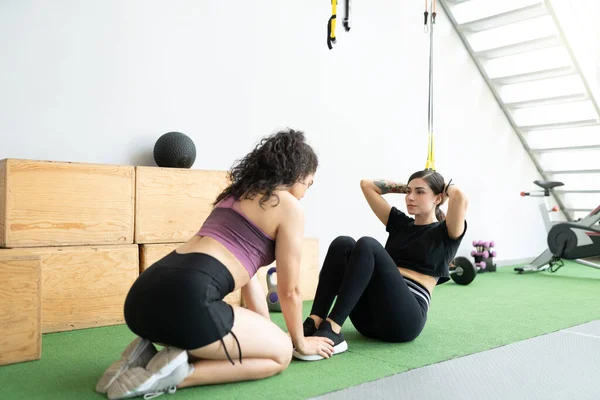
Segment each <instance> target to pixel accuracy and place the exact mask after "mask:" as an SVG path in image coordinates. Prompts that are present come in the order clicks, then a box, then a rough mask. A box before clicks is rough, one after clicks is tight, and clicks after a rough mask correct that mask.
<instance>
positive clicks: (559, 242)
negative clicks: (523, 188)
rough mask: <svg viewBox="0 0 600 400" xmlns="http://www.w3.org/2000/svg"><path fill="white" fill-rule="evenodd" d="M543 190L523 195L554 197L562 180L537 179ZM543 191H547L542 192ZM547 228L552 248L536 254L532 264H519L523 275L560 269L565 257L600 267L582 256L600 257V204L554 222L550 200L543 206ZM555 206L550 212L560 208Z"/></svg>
mask: <svg viewBox="0 0 600 400" xmlns="http://www.w3.org/2000/svg"><path fill="white" fill-rule="evenodd" d="M534 183H535V184H536V185H538V186H539V187H541V188H542V189H544V190H543V191H535V192H523V193H521V196H544V197H549V196H550V190H552V189H554V188H555V187H558V186H563V183H562V182H554V181H537V180H536V181H534ZM539 192H543V193H541V194H540V193H539ZM544 200H545V199H544ZM540 208H541V209H542V215H543V216H544V222H545V225H546V231H547V232H548V238H547V242H548V249H547V250H545V251H544V252H543V253H542V254H540V255H539V256H538V257H536V258H535V259H534V260H533V261H532V262H531V264H528V265H524V266H522V267H516V268H515V271H517V272H518V273H520V274H522V273H525V272H539V271H545V270H548V271H550V272H556V271H558V269H559V268H561V267H562V266H563V265H564V263H563V261H562V259H566V260H572V261H574V262H576V263H578V264H581V265H585V266H588V267H592V268H597V269H600V264H596V263H593V262H590V261H587V260H582V258H588V257H596V256H600V225H599V221H600V205H599V206H598V207H597V208H596V209H595V210H593V211H592V212H591V213H590V214H588V215H587V216H586V217H584V218H581V219H579V220H577V221H574V222H557V223H554V224H552V222H551V221H550V218H549V217H548V211H549V210H548V209H547V205H546V202H545V201H544V203H543V204H541V205H540ZM557 210H558V207H554V208H553V209H552V210H550V211H557Z"/></svg>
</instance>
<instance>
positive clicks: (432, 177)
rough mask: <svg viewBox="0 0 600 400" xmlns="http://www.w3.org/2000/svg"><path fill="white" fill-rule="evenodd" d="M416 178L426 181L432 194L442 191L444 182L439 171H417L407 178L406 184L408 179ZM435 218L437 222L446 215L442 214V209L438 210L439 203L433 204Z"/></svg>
mask: <svg viewBox="0 0 600 400" xmlns="http://www.w3.org/2000/svg"><path fill="white" fill-rule="evenodd" d="M417 178H421V179H423V180H424V181H425V182H427V185H428V186H429V188H430V189H431V190H432V191H433V194H435V195H438V194H441V193H442V192H443V191H444V182H445V181H444V177H443V176H442V174H440V173H439V172H436V171H432V170H429V169H425V170H422V171H417V172H415V173H414V174H412V175H411V176H410V178H408V182H407V185H408V184H409V183H410V181H412V180H413V179H417ZM435 218H436V219H437V220H438V221H439V222H441V221H443V220H445V219H446V215H445V214H444V212H443V211H442V210H440V205H439V204H438V205H437V206H435Z"/></svg>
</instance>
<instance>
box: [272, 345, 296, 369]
mask: <svg viewBox="0 0 600 400" xmlns="http://www.w3.org/2000/svg"><path fill="white" fill-rule="evenodd" d="M292 353H293V348H292V346H291V345H290V346H286V347H285V348H283V349H281V351H279V352H278V354H277V357H276V358H275V360H274V361H275V362H276V363H277V364H278V365H279V372H281V371H283V370H285V369H286V368H287V367H288V366H289V365H290V363H291V362H292Z"/></svg>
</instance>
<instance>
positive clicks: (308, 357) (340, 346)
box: [292, 340, 348, 361]
mask: <svg viewBox="0 0 600 400" xmlns="http://www.w3.org/2000/svg"><path fill="white" fill-rule="evenodd" d="M346 350H348V343H346V341H345V340H344V341H343V342H341V343H340V344H338V345H337V346H334V347H333V355H336V354H340V353H343V352H345V351H346ZM292 354H293V356H294V357H295V358H297V359H299V360H302V361H319V360H323V359H325V357H323V356H320V355H318V354H311V355H306V354H302V353H298V352H297V351H296V349H294V352H293V353H292Z"/></svg>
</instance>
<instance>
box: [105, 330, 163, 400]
mask: <svg viewBox="0 0 600 400" xmlns="http://www.w3.org/2000/svg"><path fill="white" fill-rule="evenodd" d="M150 346H152V343H151V342H150V341H148V340H146V339H142V338H140V337H138V338H136V339H134V340H133V341H132V342H131V343H130V344H129V345H128V346H127V348H125V350H123V352H122V353H121V358H120V359H119V360H117V361H116V362H114V363H113V364H111V365H110V366H109V367H108V368H107V369H106V371H105V372H104V374H103V375H102V377H101V378H100V380H99V381H98V383H97V384H96V392H98V393H102V394H105V393H106V391H107V390H108V387H109V386H110V385H112V384H113V383H114V381H116V380H117V379H118V378H119V376H121V374H122V373H123V372H124V371H126V370H127V369H128V368H130V367H131V366H132V365H134V363H135V362H136V361H137V359H138V358H139V357H141V356H142V353H144V352H145V351H151V350H150V349H149V348H150ZM154 354H156V351H154V352H153V354H152V356H154Z"/></svg>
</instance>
